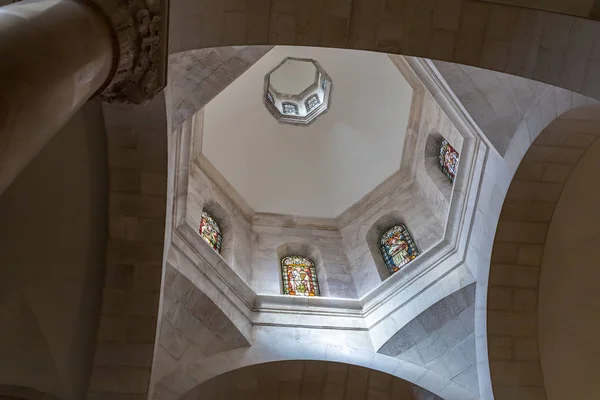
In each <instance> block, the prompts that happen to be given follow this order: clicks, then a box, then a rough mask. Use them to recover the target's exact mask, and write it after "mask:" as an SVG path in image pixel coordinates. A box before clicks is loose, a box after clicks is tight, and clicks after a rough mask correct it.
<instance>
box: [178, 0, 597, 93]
mask: <svg viewBox="0 0 600 400" xmlns="http://www.w3.org/2000/svg"><path fill="white" fill-rule="evenodd" d="M191 8H197V10H199V11H198V12H190V9H191ZM200 10H210V12H206V11H200ZM170 18H172V19H173V21H176V22H177V24H175V23H172V24H171V26H172V27H175V26H176V27H177V29H172V30H171V32H170V38H169V39H170V40H169V49H170V52H171V53H178V52H182V51H186V50H193V49H201V48H207V47H220V46H231V45H238V46H239V45H265V44H269V45H303V46H322V47H338V48H349V49H357V50H370V51H380V52H385V53H396V54H403V55H408V56H417V57H424V58H430V59H434V60H441V61H450V62H456V63H460V64H466V65H471V66H475V67H481V68H486V69H491V70H495V71H499V72H505V73H508V74H513V75H519V76H523V77H526V78H530V79H534V80H538V81H541V82H545V83H549V84H551V85H555V86H560V87H563V88H565V89H569V90H572V91H576V92H580V93H583V94H585V95H588V96H591V97H595V98H600V86H599V85H597V84H595V82H596V80H597V78H598V72H597V62H598V59H599V57H598V55H597V54H596V53H597V52H594V51H592V50H593V48H594V42H595V41H597V40H598V38H600V24H599V23H598V22H596V21H593V20H587V19H581V18H577V17H572V16H569V15H564V14H558V13H553V12H547V11H540V10H535V9H530V8H521V7H515V6H509V5H503V4H496V3H487V2H471V1H467V0H453V1H447V2H435V3H429V2H422V1H419V0H389V1H386V2H378V3H376V4H373V3H372V2H370V1H367V0H347V1H344V2H342V3H333V2H327V3H326V4H325V5H324V6H322V7H311V8H310V9H307V7H306V6H305V5H300V3H298V4H295V3H294V4H292V3H289V4H288V3H285V2H275V3H273V4H269V3H268V2H261V3H260V5H259V4H257V3H255V2H252V3H248V4H247V5H241V6H239V7H231V8H230V7H225V6H221V7H214V6H212V3H210V1H209V0H202V1H199V2H195V3H194V4H193V6H192V5H191V3H190V2H188V1H180V2H175V3H173V4H172V5H171V9H170ZM575 44H577V48H578V49H579V51H573V52H569V53H568V54H567V51H566V50H567V48H569V47H575ZM566 54H567V57H565V55H566Z"/></svg>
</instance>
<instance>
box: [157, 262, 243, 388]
mask: <svg viewBox="0 0 600 400" xmlns="http://www.w3.org/2000/svg"><path fill="white" fill-rule="evenodd" d="M164 282H165V284H164V289H163V299H162V307H161V326H160V330H161V331H160V335H159V342H158V349H157V351H156V355H155V357H156V361H155V363H154V366H155V368H154V370H153V371H152V374H153V375H152V377H153V381H154V382H156V384H155V386H154V388H153V396H154V397H156V398H160V399H163V400H167V399H173V400H175V399H179V398H180V396H181V395H182V394H183V393H179V392H178V388H179V387H180V383H181V382H180V379H182V371H181V370H180V368H181V367H182V366H185V365H187V364H189V363H190V362H192V361H193V362H201V361H202V360H203V359H204V358H206V357H207V356H210V355H213V354H217V353H220V352H226V351H228V350H231V349H235V348H239V347H245V346H249V345H250V343H249V342H248V341H247V340H246V338H245V337H244V336H243V335H242V334H241V333H240V332H239V331H238V330H237V328H236V327H235V326H234V325H233V323H232V322H231V321H230V320H229V319H228V317H227V316H226V315H225V314H224V313H223V311H222V310H221V309H220V308H219V307H218V306H217V305H215V303H213V301H212V300H211V299H210V298H209V297H208V296H206V295H205V294H204V293H203V292H202V291H201V290H200V289H198V288H197V287H196V286H195V285H194V284H193V283H192V282H191V281H190V280H189V279H188V278H186V277H185V276H184V275H183V274H181V273H180V272H179V271H177V270H176V269H175V268H173V267H171V266H169V265H167V266H166V271H165V281H164Z"/></svg>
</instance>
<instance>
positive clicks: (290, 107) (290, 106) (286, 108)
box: [281, 103, 298, 115]
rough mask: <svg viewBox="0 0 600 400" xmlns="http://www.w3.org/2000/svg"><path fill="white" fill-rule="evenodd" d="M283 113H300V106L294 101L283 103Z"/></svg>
mask: <svg viewBox="0 0 600 400" xmlns="http://www.w3.org/2000/svg"><path fill="white" fill-rule="evenodd" d="M281 106H282V107H283V113H284V114H288V115H298V107H297V106H296V105H295V104H294V103H282V104H281Z"/></svg>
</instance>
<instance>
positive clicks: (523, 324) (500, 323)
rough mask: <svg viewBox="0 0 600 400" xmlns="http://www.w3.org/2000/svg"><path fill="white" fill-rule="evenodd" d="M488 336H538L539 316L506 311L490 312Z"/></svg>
mask: <svg viewBox="0 0 600 400" xmlns="http://www.w3.org/2000/svg"><path fill="white" fill-rule="evenodd" d="M488 334H489V335H491V336H515V335H516V336H523V337H535V336H536V335H537V315H536V314H527V313H519V314H517V313H513V312H505V311H491V310H490V311H488Z"/></svg>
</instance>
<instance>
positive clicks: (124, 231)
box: [108, 215, 137, 240]
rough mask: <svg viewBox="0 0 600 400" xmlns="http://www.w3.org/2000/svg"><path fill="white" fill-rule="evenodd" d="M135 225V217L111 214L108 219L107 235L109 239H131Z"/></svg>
mask: <svg viewBox="0 0 600 400" xmlns="http://www.w3.org/2000/svg"><path fill="white" fill-rule="evenodd" d="M136 226H137V217H126V216H122V215H111V216H110V217H109V221H108V236H109V237H110V238H111V239H122V240H129V239H133V237H134V232H135V230H136Z"/></svg>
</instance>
